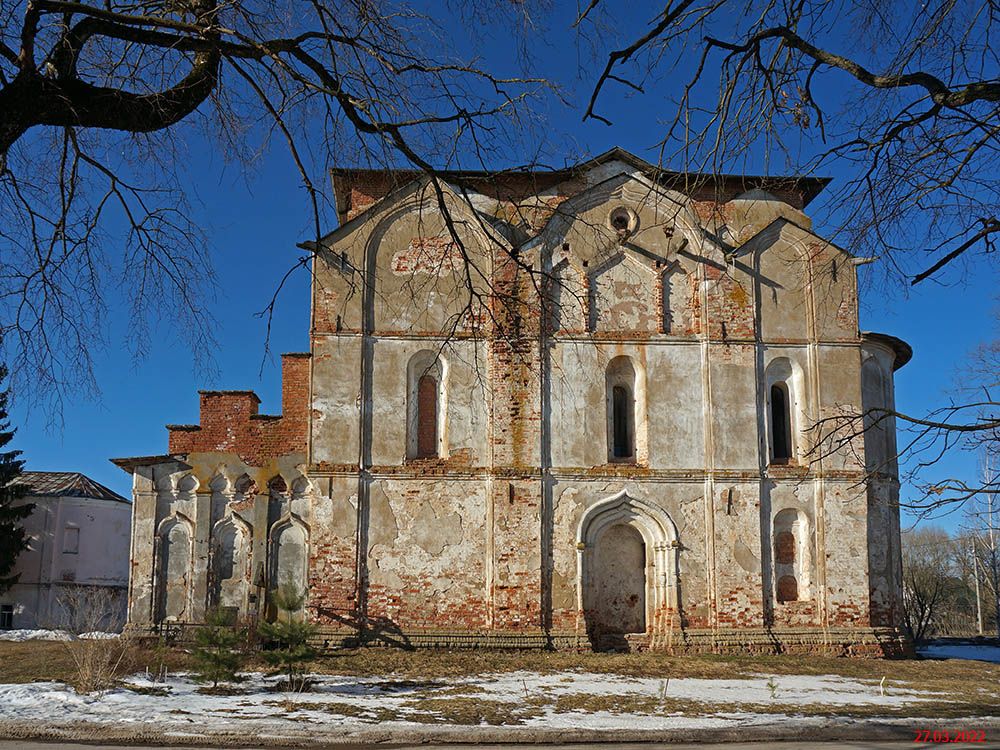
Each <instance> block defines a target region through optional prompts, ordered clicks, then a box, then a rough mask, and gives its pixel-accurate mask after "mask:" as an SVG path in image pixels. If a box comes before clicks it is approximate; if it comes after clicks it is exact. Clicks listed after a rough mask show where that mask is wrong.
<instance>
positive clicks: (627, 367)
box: [605, 356, 647, 463]
mask: <svg viewBox="0 0 1000 750" xmlns="http://www.w3.org/2000/svg"><path fill="white" fill-rule="evenodd" d="M605 385H606V388H607V397H606V399H607V411H608V415H607V416H608V419H607V421H608V461H611V462H614V461H624V462H632V461H634V462H639V463H642V462H643V461H645V460H647V456H646V427H645V416H644V415H645V389H644V387H643V378H642V377H641V376H640V375H639V373H637V372H636V369H635V367H634V366H633V364H632V360H631V358H629V357H627V356H621V357H615V358H614V359H612V360H611V362H610V363H608V370H607V377H606V383H605Z"/></svg>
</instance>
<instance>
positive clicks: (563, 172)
mask: <svg viewBox="0 0 1000 750" xmlns="http://www.w3.org/2000/svg"><path fill="white" fill-rule="evenodd" d="M614 160H618V161H622V162H625V163H626V164H629V165H631V166H632V167H634V168H636V169H638V170H639V171H642V172H644V173H645V174H646V175H647V176H649V177H652V178H653V179H654V181H656V182H657V183H659V184H660V185H661V186H662V187H666V188H668V189H669V188H673V189H678V188H677V185H679V184H688V183H691V182H698V181H700V180H706V181H708V180H719V179H720V178H721V180H723V181H726V180H734V181H735V180H739V181H741V182H743V183H745V184H744V187H747V188H748V189H754V188H756V189H761V190H772V189H774V186H777V187H781V186H799V187H804V188H805V189H804V190H803V192H802V207H803V208H805V207H806V206H807V205H809V203H810V202H812V200H813V199H814V198H815V197H816V196H817V195H819V193H820V192H822V190H823V188H825V187H826V186H827V185H828V184H829V183H830V182H831V180H832V178H830V177H813V176H809V175H784V176H769V175H747V174H729V173H718V174H712V173H706V172H676V171H673V170H669V169H662V168H660V167H658V166H656V165H654V164H651V163H650V162H648V161H646V160H645V159H642V158H641V157H639V156H636V155H635V154H633V153H631V152H629V151H626V150H625V149H623V148H621V147H620V146H614V147H613V148H610V149H608V150H607V151H605V152H604V153H602V154H598V155H597V156H595V157H592V158H590V159H587V160H585V161H582V162H578V163H576V164H573V165H569V166H566V167H562V168H558V169H524V168H512V169H499V170H495V171H490V170H462V169H454V170H448V169H444V170H440V171H439V172H437V173H436V174H437V176H438V177H439V179H441V181H442V182H445V183H448V182H463V181H467V180H477V179H479V180H482V179H494V180H501V179H503V178H508V177H537V178H542V179H547V180H553V179H554V180H556V181H555V182H552V183H551V184H550V185H549V187H553V186H555V185H557V184H560V183H561V182H562V181H564V180H565V179H568V178H570V177H572V176H574V175H577V174H580V173H581V172H586V171H587V170H589V169H592V168H594V167H596V166H600V165H601V164H604V163H606V162H609V161H614ZM358 175H386V176H388V175H394V176H398V177H399V178H400V182H399V184H397V185H396V186H394V187H393V188H392V189H391V190H390V191H389V192H387V193H386V194H385V195H384V196H382V197H381V198H379V199H378V200H376V201H375V202H374V203H373V204H372V205H371V206H368V207H367V208H365V209H363V210H362V211H360V212H359V213H358V214H357V215H356V216H354V217H352V218H351V220H350V221H349V222H345V224H344V225H343V226H346V225H347V224H349V223H350V222H352V221H354V219H357V218H359V217H361V216H364V215H365V214H367V213H368V212H370V211H371V210H373V209H374V208H375V207H376V206H378V205H379V204H381V203H382V202H383V201H385V200H386V199H387V198H388V197H389V196H390V195H392V194H393V193H395V192H396V191H398V190H401V189H403V188H405V187H407V186H409V185H411V184H412V183H413V182H416V181H419V180H420V179H421V178H422V179H425V180H429V179H430V177H429V176H428V175H427V173H425V172H422V171H420V170H416V169H376V168H371V167H332V168H331V169H330V176H331V179H333V178H336V177H341V176H358ZM746 183H750V185H749V186H747V185H746ZM453 191H454V189H453ZM336 192H337V191H336V190H334V202H335V203H336V200H337V195H336ZM743 192H746V190H744V191H743ZM337 213H338V215H339V214H340V208H339V207H337ZM334 231H336V230H334ZM331 234H333V232H330V233H328V234H327V236H326V237H329V236H330V235H331ZM326 237H324V238H323V239H324V240H325V239H326ZM299 247H303V248H304V249H310V250H311V249H313V247H312V244H311V243H300V245H299Z"/></svg>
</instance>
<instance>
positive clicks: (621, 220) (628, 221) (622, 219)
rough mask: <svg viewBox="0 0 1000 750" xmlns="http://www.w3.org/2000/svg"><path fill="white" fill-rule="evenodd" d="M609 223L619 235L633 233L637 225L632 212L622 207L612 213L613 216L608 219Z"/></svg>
mask: <svg viewBox="0 0 1000 750" xmlns="http://www.w3.org/2000/svg"><path fill="white" fill-rule="evenodd" d="M608 221H609V223H610V224H611V228H612V229H614V230H615V231H616V232H619V233H625V232H629V231H631V230H632V228H633V227H634V224H635V222H634V221H633V217H632V212H631V211H629V210H628V209H627V208H621V207H619V208H616V209H615V210H614V211H612V212H611V215H610V216H609V217H608Z"/></svg>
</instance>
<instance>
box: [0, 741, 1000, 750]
mask: <svg viewBox="0 0 1000 750" xmlns="http://www.w3.org/2000/svg"><path fill="white" fill-rule="evenodd" d="M253 747H254V746H253V745H248V746H247V750H251V748H253ZM330 747H331V748H341V749H342V750H388V749H389V748H396V749H397V750H472V749H473V748H475V749H476V750H597V748H598V747H599V748H600V750H654V749H655V750H660V749H661V748H662V750H772V749H773V750H834V748H836V749H837V750H901V749H902V748H931V747H944V748H954V749H955V750H958V749H959V748H965V749H966V750H970V749H971V748H1000V742H996V743H994V742H986V743H977V744H974V745H972V744H969V745H966V744H947V745H931V744H916V743H913V742H780V743H778V742H749V743H742V742H741V743H733V744H718V745H716V744H712V745H673V744H669V745H667V744H659V743H646V744H635V743H628V744H617V743H615V744H613V743H610V742H609V743H601V744H599V745H594V744H589V745H331V746H330ZM148 748H149V746H148V745H128V746H125V745H77V744H73V743H58V742H57V743H45V742H20V741H8V740H0V750H148ZM158 750H212V749H211V748H196V747H192V746H187V747H183V748H180V747H160V748H158Z"/></svg>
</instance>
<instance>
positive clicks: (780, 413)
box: [771, 383, 792, 464]
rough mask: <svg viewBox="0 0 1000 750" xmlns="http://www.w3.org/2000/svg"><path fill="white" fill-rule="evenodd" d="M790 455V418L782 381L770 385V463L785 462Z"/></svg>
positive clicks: (785, 389) (786, 393)
mask: <svg viewBox="0 0 1000 750" xmlns="http://www.w3.org/2000/svg"><path fill="white" fill-rule="evenodd" d="M791 457H792V419H791V414H790V410H789V404H788V390H787V388H786V387H785V384H784V383H775V384H774V385H772V386H771V463H775V464H787V463H788V462H789V460H790V459H791Z"/></svg>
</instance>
